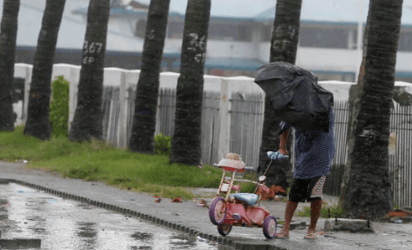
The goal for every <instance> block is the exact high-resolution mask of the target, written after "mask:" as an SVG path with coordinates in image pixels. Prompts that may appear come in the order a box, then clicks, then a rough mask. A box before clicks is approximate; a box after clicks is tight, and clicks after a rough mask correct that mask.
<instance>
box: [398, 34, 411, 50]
mask: <svg viewBox="0 0 412 250" xmlns="http://www.w3.org/2000/svg"><path fill="white" fill-rule="evenodd" d="M398 51H405V52H407V51H408V52H412V31H408V32H402V31H401V34H400V36H399V45H398Z"/></svg>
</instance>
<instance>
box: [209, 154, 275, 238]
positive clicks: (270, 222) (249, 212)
mask: <svg viewBox="0 0 412 250" xmlns="http://www.w3.org/2000/svg"><path fill="white" fill-rule="evenodd" d="M271 163H272V161H271V162H270V163H269V166H268V169H269V167H270V164H271ZM214 166H215V167H218V168H221V169H222V170H223V175H222V179H221V181H220V185H219V189H218V191H217V195H216V197H215V198H214V199H213V200H212V202H211V204H210V207H209V218H210V221H211V222H212V223H213V224H215V225H217V231H218V232H219V234H220V235H222V236H226V235H228V234H229V233H230V231H231V230H232V226H246V227H262V228H263V234H264V236H265V237H266V238H268V239H272V238H274V237H275V236H276V229H277V221H276V218H275V217H274V216H272V215H270V213H269V212H268V211H267V210H266V209H264V208H262V207H260V201H261V198H262V194H263V193H269V192H270V189H269V188H268V187H266V185H265V183H264V181H265V178H266V177H265V174H266V173H267V170H266V171H265V174H264V175H263V176H260V177H259V180H258V181H252V180H246V179H236V178H235V177H236V173H243V172H245V170H246V166H245V163H244V162H243V161H241V160H240V158H239V160H238V159H228V157H226V158H225V159H222V160H220V161H219V163H218V164H214ZM226 173H229V176H226ZM230 173H231V176H230ZM235 182H236V183H237V185H235V184H234V183H235ZM241 182H252V183H254V184H256V189H255V192H254V193H240V192H239V191H240V189H241V187H240V183H241ZM232 191H235V193H231V192H232Z"/></svg>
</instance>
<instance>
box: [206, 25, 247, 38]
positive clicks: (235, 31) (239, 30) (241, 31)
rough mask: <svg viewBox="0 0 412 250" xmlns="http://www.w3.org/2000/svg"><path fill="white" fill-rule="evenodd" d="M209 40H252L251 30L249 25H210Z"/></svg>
mask: <svg viewBox="0 0 412 250" xmlns="http://www.w3.org/2000/svg"><path fill="white" fill-rule="evenodd" d="M208 36H209V40H223V41H242V42H250V41H251V40H252V30H251V28H250V26H249V25H235V24H230V23H223V22H219V23H210V25H209V35H208Z"/></svg>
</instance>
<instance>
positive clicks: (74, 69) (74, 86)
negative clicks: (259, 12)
mask: <svg viewBox="0 0 412 250" xmlns="http://www.w3.org/2000/svg"><path fill="white" fill-rule="evenodd" d="M80 70H81V67H80V66H73V65H71V66H70V76H69V79H67V81H68V82H69V84H70V88H69V120H68V123H69V131H70V127H71V124H72V121H73V118H74V113H75V112H76V107H77V92H78V89H79V81H80Z"/></svg>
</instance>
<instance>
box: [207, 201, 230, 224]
mask: <svg viewBox="0 0 412 250" xmlns="http://www.w3.org/2000/svg"><path fill="white" fill-rule="evenodd" d="M226 210H227V207H226V202H225V199H223V198H222V197H220V196H219V197H216V198H214V199H213V201H212V203H211V204H210V208H209V218H210V221H211V222H212V223H213V224H215V225H221V224H223V221H224V220H225V218H226Z"/></svg>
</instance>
